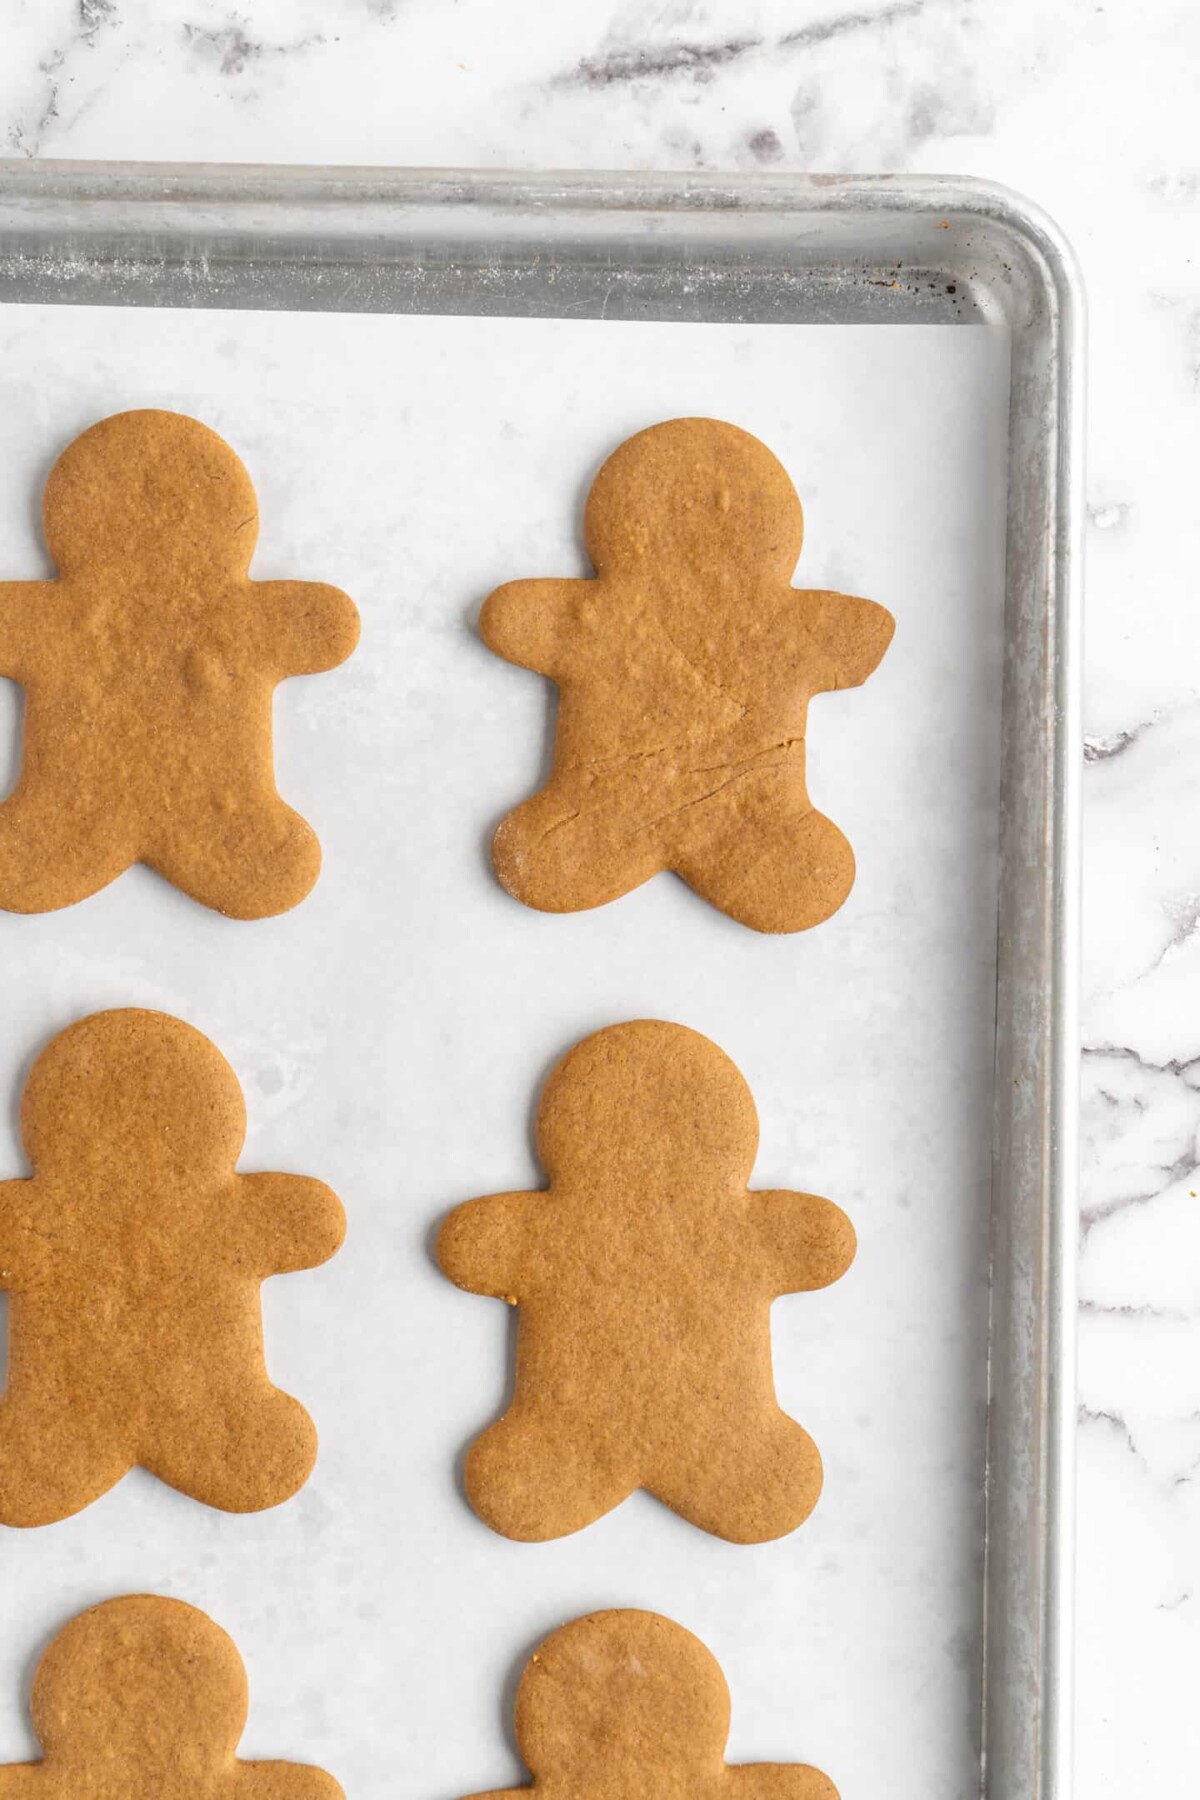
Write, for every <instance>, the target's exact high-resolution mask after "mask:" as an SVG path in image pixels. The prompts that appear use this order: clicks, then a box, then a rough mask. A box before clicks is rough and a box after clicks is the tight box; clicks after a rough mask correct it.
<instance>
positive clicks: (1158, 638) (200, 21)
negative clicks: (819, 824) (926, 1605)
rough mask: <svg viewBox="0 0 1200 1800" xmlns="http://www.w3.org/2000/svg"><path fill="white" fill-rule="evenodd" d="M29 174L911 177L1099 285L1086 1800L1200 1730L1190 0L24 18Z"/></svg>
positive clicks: (7, 87) (1183, 1752) (281, 1)
mask: <svg viewBox="0 0 1200 1800" xmlns="http://www.w3.org/2000/svg"><path fill="white" fill-rule="evenodd" d="M0 29H2V31H3V54H2V55H0V144H2V145H3V147H4V149H5V150H6V151H7V153H8V154H9V155H12V156H32V155H47V156H63V157H72V156H77V157H140V158H159V159H181V160H182V159H204V160H263V161H306V162H323V161H343V162H359V163H364V162H376V163H396V162H414V163H447V164H470V163H485V164H489V163H490V164H502V163H503V164H526V165H543V166H553V165H566V166H593V167H600V166H612V167H653V166H660V167H683V168H688V167H696V168H722V167H729V166H737V167H763V168H785V169H786V168H804V169H840V170H868V169H886V168H894V169H909V170H921V171H933V170H937V171H953V172H959V173H967V174H977V175H981V176H987V177H990V178H993V179H999V180H1002V181H1005V182H1008V183H1009V184H1010V185H1012V186H1014V187H1016V188H1019V189H1021V190H1023V191H1025V192H1027V193H1028V194H1030V195H1031V196H1032V197H1033V198H1035V199H1036V200H1038V201H1039V202H1041V203H1042V204H1043V205H1044V206H1045V207H1046V208H1047V209H1048V210H1049V211H1050V212H1051V213H1053V214H1054V215H1055V216H1056V217H1057V218H1058V220H1059V221H1060V223H1061V224H1062V225H1063V226H1064V228H1065V229H1066V231H1067V232H1068V234H1069V235H1070V237H1071V238H1072V239H1073V241H1074V243H1075V245H1076V248H1077V249H1078V251H1079V252H1080V255H1081V259H1082V262H1083V266H1084V270H1085V274H1086V277H1087V280H1088V284H1089V295H1090V312H1091V333H1092V373H1091V423H1090V482H1089V500H1090V531H1089V543H1088V553H1089V568H1088V579H1087V591H1088V652H1087V654H1088V664H1087V700H1086V730H1087V739H1086V743H1085V745H1084V752H1085V755H1086V758H1087V774H1086V784H1085V785H1086V797H1087V821H1086V850H1085V854H1086V890H1085V943H1084V955H1085V963H1084V995H1085V1036H1086V1045H1085V1050H1084V1058H1083V1082H1084V1102H1085V1105H1084V1145H1083V1148H1084V1194H1083V1216H1082V1219H1081V1317H1080V1331H1081V1349H1082V1361H1081V1395H1080V1453H1081V1470H1080V1477H1081V1479H1080V1591H1079V1600H1080V1609H1079V1610H1080V1630H1079V1725H1080V1730H1079V1737H1080V1757H1079V1792H1080V1794H1081V1795H1084V1796H1088V1797H1089V1800H1109V1797H1110V1796H1111V1797H1112V1800H1116V1797H1117V1796H1118V1795H1120V1796H1122V1797H1123V1796H1125V1795H1126V1794H1128V1793H1133V1792H1145V1793H1150V1792H1153V1793H1155V1794H1156V1795H1160V1796H1162V1797H1163V1800H1176V1797H1178V1800H1183V1796H1184V1795H1185V1794H1190V1793H1191V1792H1192V1789H1193V1787H1194V1780H1195V1774H1194V1771H1195V1767H1196V1764H1197V1760H1198V1758H1200V1718H1198V1717H1197V1712H1196V1708H1195V1705H1194V1695H1193V1689H1194V1685H1195V1670H1196V1668H1197V1667H1200V1199H1198V1198H1197V1194H1198V1193H1200V1170H1198V1167H1197V1164H1198V1162H1200V1152H1198V1151H1197V1134H1198V1131H1200V829H1197V823H1196V822H1197V820H1198V819H1200V607H1198V606H1197V601H1196V593H1195V589H1196V570H1197V569H1198V568H1200V509H1198V508H1197V507H1196V505H1195V483H1196V479H1197V468H1198V466H1200V455H1198V451H1200V277H1198V274H1197V269H1198V267H1200V150H1198V148H1197V140H1196V134H1195V125H1194V115H1195V94H1196V91H1197V82H1198V79H1200V13H1198V12H1197V11H1196V9H1195V8H1194V6H1193V5H1192V4H1191V3H1190V0H1152V4H1149V5H1145V6H1131V5H1128V4H1119V3H1118V0H1107V3H1106V4H1096V3H1095V0H1057V3H1056V4H1053V5H1047V4H1045V0H887V3H884V4H882V5H880V4H872V3H870V0H855V4H853V5H851V6H844V5H838V4H831V5H821V4H807V3H801V0H787V3H785V0H736V3H735V0H703V3H701V0H695V3H692V0H627V3H625V4H621V5H614V4H612V3H611V0H598V3H597V0H590V3H587V4H585V3H583V0H560V3H559V4H558V5H556V6H554V7H549V6H547V5H545V4H544V0H507V3H506V4H504V5H500V4H497V3H496V0H462V3H460V4H457V5H447V4H446V3H445V0H321V3H320V4H318V3H317V0H260V3H255V4H252V3H251V0H245V4H243V5H242V6H240V7H239V6H230V5H226V4H223V3H215V0H15V4H10V6H9V7H8V8H7V9H6V16H5V21H4V24H3V27H2V28H0Z"/></svg>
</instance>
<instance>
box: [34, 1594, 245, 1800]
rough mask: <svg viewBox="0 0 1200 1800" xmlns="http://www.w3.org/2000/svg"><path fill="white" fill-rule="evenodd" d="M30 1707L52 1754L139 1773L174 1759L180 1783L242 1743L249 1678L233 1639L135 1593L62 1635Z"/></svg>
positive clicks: (187, 1612) (177, 1603)
mask: <svg viewBox="0 0 1200 1800" xmlns="http://www.w3.org/2000/svg"><path fill="white" fill-rule="evenodd" d="M32 1711H33V1723H34V1729H35V1730H36V1732H37V1735H38V1738H39V1740H40V1742H41V1745H42V1748H43V1750H44V1751H45V1752H46V1755H47V1757H51V1756H52V1757H54V1758H55V1759H56V1760H59V1761H61V1762H63V1763H74V1762H78V1763H80V1764H82V1765H84V1766H86V1765H87V1764H88V1763H89V1761H90V1760H92V1759H93V1758H94V1761H95V1764H101V1763H104V1764H108V1765H109V1766H111V1765H113V1764H115V1765H116V1767H117V1768H124V1767H130V1768H132V1769H133V1770H136V1771H138V1772H139V1773H140V1772H141V1771H143V1770H144V1771H146V1772H147V1773H149V1772H151V1771H152V1770H153V1768H154V1766H155V1764H168V1765H170V1767H171V1769H172V1772H173V1774H174V1776H175V1778H176V1780H177V1779H178V1775H179V1773H180V1772H181V1771H184V1770H186V1769H188V1768H190V1767H194V1768H195V1769H196V1770H197V1772H199V1771H200V1770H202V1769H203V1768H205V1767H206V1766H210V1765H211V1764H212V1763H213V1762H217V1761H221V1760H223V1759H225V1758H226V1757H228V1756H230V1755H231V1754H232V1753H233V1751H234V1750H235V1749H236V1747H237V1742H238V1739H239V1738H240V1737H241V1734H242V1728H243V1727H244V1725H245V1722H246V1711H247V1688H246V1675H245V1670H244V1669H243V1667H242V1661H241V1658H240V1656H239V1655H238V1652H237V1649H236V1647H235V1645H234V1643H233V1640H232V1639H231V1638H229V1637H228V1636H227V1635H226V1634H225V1632H223V1631H222V1630H221V1629H220V1627H219V1626H217V1625H214V1624H213V1622H212V1620H211V1619H210V1618H208V1617H206V1615H205V1614H204V1613H202V1612H198V1611H197V1610H196V1608H195V1607H193V1606H185V1605H184V1603H183V1602H182V1601H181V1600H166V1599H163V1598H161V1597H160V1596H157V1595H152V1594H135V1595H131V1596H128V1597H126V1598H122V1599H120V1600H109V1601H106V1602H105V1603H104V1604H103V1605H101V1606H94V1607H92V1608H91V1609H90V1611H88V1612H85V1613H81V1614H80V1615H79V1617H78V1618H77V1619H73V1620H72V1621H71V1623H70V1624H69V1625H68V1626H66V1628H65V1629H64V1630H63V1631H61V1632H60V1633H59V1635H58V1636H57V1637H56V1638H55V1640H54V1642H53V1643H52V1644H51V1645H50V1648H49V1649H48V1650H47V1651H46V1654H45V1655H44V1656H43V1658H42V1660H41V1663H40V1665H39V1667H38V1671H37V1675H36V1677H35V1678H34V1684H33V1706H32ZM93 1734H94V1735H93ZM88 1791H90V1789H89V1790H88ZM106 1791H107V1790H106ZM171 1791H172V1792H175V1791H177V1789H176V1788H175V1787H174V1786H172V1790H171Z"/></svg>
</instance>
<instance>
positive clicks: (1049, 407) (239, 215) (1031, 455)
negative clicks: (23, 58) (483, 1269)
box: [0, 162, 1084, 1800]
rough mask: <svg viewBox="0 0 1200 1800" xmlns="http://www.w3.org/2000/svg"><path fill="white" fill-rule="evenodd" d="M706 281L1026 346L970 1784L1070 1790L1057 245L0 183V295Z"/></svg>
mask: <svg viewBox="0 0 1200 1800" xmlns="http://www.w3.org/2000/svg"><path fill="white" fill-rule="evenodd" d="M431 258H432V260H433V262H434V264H436V266H437V269H438V273H439V278H440V287H439V285H438V284H437V283H434V284H432V285H430V284H429V283H427V282H426V283H422V281H421V279H420V276H421V275H422V272H427V271H428V269H429V266H430V259H431ZM456 258H457V261H456ZM756 259H757V260H756ZM455 269H457V270H458V271H459V272H460V274H461V276H462V284H461V292H460V293H459V294H458V295H457V299H456V297H455V295H454V271H455ZM706 269H708V270H711V271H716V272H718V273H721V274H722V276H723V279H724V282H725V285H726V287H728V286H729V285H730V279H731V275H732V276H733V277H734V281H735V293H736V291H737V289H736V281H737V280H738V279H740V278H741V277H742V276H744V292H745V296H746V298H745V302H744V304H745V309H746V310H745V312H744V314H743V315H742V316H747V317H756V316H758V317H761V316H764V314H763V311H762V310H761V309H762V308H763V307H764V306H765V305H767V304H770V305H771V306H773V307H774V308H776V309H779V308H782V309H783V311H782V313H780V312H779V311H778V310H776V311H774V312H773V313H772V314H771V316H784V317H790V318H792V319H795V320H797V321H800V320H804V321H820V322H833V321H838V320H843V321H844V320H859V321H879V322H881V323H886V322H889V321H890V322H907V323H912V322H914V321H915V320H925V321H926V322H940V323H946V324H951V323H963V322H969V321H970V320H972V319H978V318H980V317H985V318H993V319H996V318H998V319H1000V320H1002V321H1003V322H1004V323H1005V324H1006V326H1007V328H1008V330H1009V333H1010V340H1011V346H1012V386H1011V401H1010V438H1009V454H1008V525H1007V561H1006V602H1005V662H1004V693H1003V703H1002V720H1003V723H1002V748H1001V808H1000V812H1001V817H1000V842H1001V872H1000V906H999V918H998V929H999V940H998V978H997V1041H996V1082H995V1095H996V1101H995V1140H994V1171H995V1174H994V1183H993V1198H992V1223H991V1287H990V1296H991V1297H990V1329H989V1378H988V1396H989V1398H988V1434H987V1473H986V1483H987V1490H986V1491H987V1507H986V1557H985V1564H986V1573H985V1591H984V1635H985V1643H984V1658H983V1668H984V1679H983V1695H982V1721H983V1733H982V1744H983V1758H982V1764H981V1777H980V1792H981V1794H982V1795H984V1796H985V1797H986V1800H1067V1797H1068V1796H1069V1794H1070V1791H1071V1726H1072V1706H1071V1693H1072V1684H1071V1662H1072V1635H1073V1614H1072V1588H1073V1564H1074V1432H1075V1351H1074V1340H1075V1322H1076V1300H1075V1251H1076V1232H1077V1201H1076V1192H1077V1166H1076V1164H1077V1144H1078V1072H1077V1071H1078V1055H1077V1051H1078V1037H1079V1034H1078V973H1077V962H1078V944H1079V879H1080V877H1079V871H1080V857H1079V831H1080V776H1081V757H1080V746H1081V744H1082V731H1081V701H1080V685H1081V675H1080V643H1079V638H1080V611H1081V546H1082V514H1083V489H1082V481H1083V468H1082V459H1083V369H1082V362H1083V347H1084V342H1083V340H1084V323H1083V300H1082V289H1081V284H1080V279H1079V275H1078V272H1077V269H1076V265H1075V262H1074V258H1073V256H1072V253H1071V250H1070V248H1069V246H1068V245H1067V243H1066V242H1065V240H1064V239H1063V237H1062V235H1061V234H1060V233H1059V231H1058V230H1057V228H1056V227H1055V226H1054V225H1053V224H1052V223H1051V221H1049V220H1048V219H1047V218H1046V217H1045V216H1044V215H1043V214H1042V213H1041V212H1040V211H1039V210H1038V209H1037V208H1036V207H1034V206H1032V205H1030V204H1029V203H1028V202H1026V201H1025V200H1023V199H1021V198H1019V197H1018V196H1016V195H1014V194H1011V193H1009V192H1007V191H1006V190H1004V189H1002V188H999V187H996V186H994V185H991V184H988V183H983V182H978V181H974V180H965V179H960V178H957V177H951V176H929V177H919V178H908V177H897V176H851V177H839V176H823V175H822V176H815V175H814V176H799V175H745V176H726V175H703V176H697V175H674V176H671V175H655V176H653V177H650V176H643V175H630V174H611V175H609V174H601V173H561V174H558V173H555V174H525V173H512V174H507V173H491V172H475V171H437V170H430V171H420V170H388V169H351V168H343V169H305V168H292V169H285V168H267V167H252V166H230V167H219V166H211V165H158V164H140V165H139V164H105V163H91V164H89V163H61V162H57V163H56V162H42V163H38V162H26V163H20V164H10V165H8V166H7V167H6V168H4V169H3V170H0V302H14V301H15V302H20V301H22V300H26V301H32V300H37V301H58V302H62V303H71V302H76V303H80V302H86V303H97V302H99V303H108V304H133V305H138V304H160V305H161V304H170V305H193V306H194V305H209V306H213V305H216V306H221V305H226V306H230V305H232V306H237V305H252V306H260V307H261V306H271V305H275V306H301V307H304V306H311V307H318V308H320V309H322V310H325V309H329V310H338V309H344V310H379V309H381V308H386V309H387V310H392V309H395V310H426V309H427V303H428V302H429V301H433V302H434V305H432V306H429V307H428V309H430V310H435V309H440V308H438V306H437V304H436V303H437V299H438V294H439V292H441V293H444V294H447V295H449V296H450V298H449V300H448V301H447V302H446V303H445V309H446V310H450V309H451V308H454V309H456V310H463V311H471V310H474V311H510V312H522V313H525V312H529V311H532V310H541V311H543V312H546V313H552V312H562V311H570V312H572V313H574V314H575V315H576V316H579V314H580V313H581V312H582V315H583V316H609V317H612V316H614V314H613V311H612V303H613V294H614V292H616V293H617V294H618V299H617V305H618V307H619V309H620V311H619V312H618V314H617V316H642V317H646V316H659V317H662V316H672V317H679V316H712V314H711V313H709V314H707V315H705V314H704V312H703V311H702V310H698V309H702V308H703V306H704V305H705V303H706V302H705V295H704V291H703V289H704V283H703V275H704V271H705V270H706ZM735 271H736V274H735V273H734V272H735ZM622 272H624V273H625V274H626V275H627V276H628V277H629V280H628V281H627V283H626V292H625V293H623V294H622V293H620V291H619V290H620V280H619V277H620V275H621V274H622ZM550 273H553V274H554V275H556V276H557V277H560V278H561V279H560V281H559V285H558V286H557V287H555V286H554V283H553V282H552V281H549V274H550ZM670 274H673V275H674V277H675V281H674V285H673V286H672V284H671V280H670V278H669V277H670ZM406 282H407V285H406ZM397 290H398V291H399V298H400V304H399V305H397ZM531 295H536V296H537V301H538V304H537V306H536V308H535V307H534V306H533V305H532V304H531ZM389 301H390V305H389ZM756 307H757V308H758V309H759V310H757V311H756V310H755V308H756ZM656 308H657V309H658V310H657V312H656V310H655V309H656Z"/></svg>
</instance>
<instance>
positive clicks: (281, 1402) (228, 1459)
mask: <svg viewBox="0 0 1200 1800" xmlns="http://www.w3.org/2000/svg"><path fill="white" fill-rule="evenodd" d="M316 1459H317V1430H316V1426H315V1425H314V1424H313V1422H312V1420H311V1419H310V1418H309V1416H308V1414H307V1413H306V1412H305V1410H304V1408H303V1407H302V1406H301V1404H300V1402H299V1401H298V1400H293V1399H292V1397H291V1395H290V1394H285V1393H283V1392H282V1391H281V1390H280V1389H279V1388H274V1387H269V1386H263V1385H260V1384H257V1383H255V1384H252V1385H249V1386H247V1387H243V1388H234V1389H231V1390H227V1391H225V1392H221V1391H217V1392H211V1391H210V1392H203V1391H198V1393H197V1399H196V1404H195V1406H194V1408H193V1409H191V1410H189V1411H187V1412H183V1413H180V1414H178V1415H177V1416H176V1417H174V1418H171V1419H169V1420H165V1421H163V1422H162V1423H161V1424H160V1425H159V1427H158V1430H157V1432H156V1434H155V1441H154V1443H153V1444H152V1445H151V1446H149V1447H147V1448H146V1449H145V1450H143V1453H142V1458H141V1460H142V1463H143V1465H144V1466H145V1467H146V1468H147V1469H149V1471H150V1473H151V1474H152V1475H157V1477H158V1479H159V1480H160V1481H165V1482H166V1484H167V1486H168V1487H173V1488H177V1489H178V1491H179V1492H180V1493H182V1494H187V1495H189V1496H190V1497H191V1499H193V1500H199V1501H200V1502H201V1503H202V1505H204V1506H214V1507H216V1508H217V1509H218V1510H219V1511H220V1512H231V1513H249V1512H265V1511H267V1509H268V1508H269V1507H272V1506H279V1505H280V1504H281V1503H282V1502H283V1501H284V1500H290V1499H291V1497H292V1495H293V1494H295V1493H297V1492H298V1491H299V1489H300V1488H302V1487H303V1486H304V1483H305V1482H306V1481H307V1480H308V1478H309V1476H310V1474H311V1473H312V1468H313V1464H314V1463H315V1461H316Z"/></svg>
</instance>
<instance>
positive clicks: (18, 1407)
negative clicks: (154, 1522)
mask: <svg viewBox="0 0 1200 1800" xmlns="http://www.w3.org/2000/svg"><path fill="white" fill-rule="evenodd" d="M83 1409H84V1410H83V1416H82V1418H81V1419H80V1420H79V1421H71V1420H68V1419H67V1418H65V1417H61V1416H60V1417H59V1418H57V1419H54V1418H50V1417H48V1416H47V1414H46V1413H45V1412H44V1411H42V1410H41V1409H35V1408H33V1407H31V1406H29V1405H27V1404H25V1403H24V1402H22V1401H19V1400H16V1399H14V1398H13V1397H12V1396H11V1394H8V1395H5V1397H4V1398H3V1399H0V1525H12V1526H20V1527H32V1526H36V1525H56V1524H57V1523H58V1522H59V1520H60V1519H69V1518H71V1517H72V1516H73V1514H75V1513H78V1512H82V1511H83V1509H84V1507H85V1506H90V1505H91V1504H92V1502H93V1500H99V1498H100V1496H101V1495H102V1494H107V1492H108V1490H109V1489H110V1488H112V1487H115V1486H116V1484H117V1482H118V1481H120V1480H121V1478H122V1476H124V1475H127V1474H128V1473H129V1470H130V1468H131V1467H132V1464H131V1462H130V1460H129V1458H128V1457H126V1456H122V1455H120V1454H119V1453H116V1452H113V1451H112V1450H109V1449H107V1448H106V1447H105V1446H104V1445H103V1444H101V1443H100V1442H98V1440H97V1438H96V1436H95V1435H94V1434H89V1432H88V1430H87V1422H88V1412H87V1401H86V1396H85V1397H84V1398H83Z"/></svg>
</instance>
